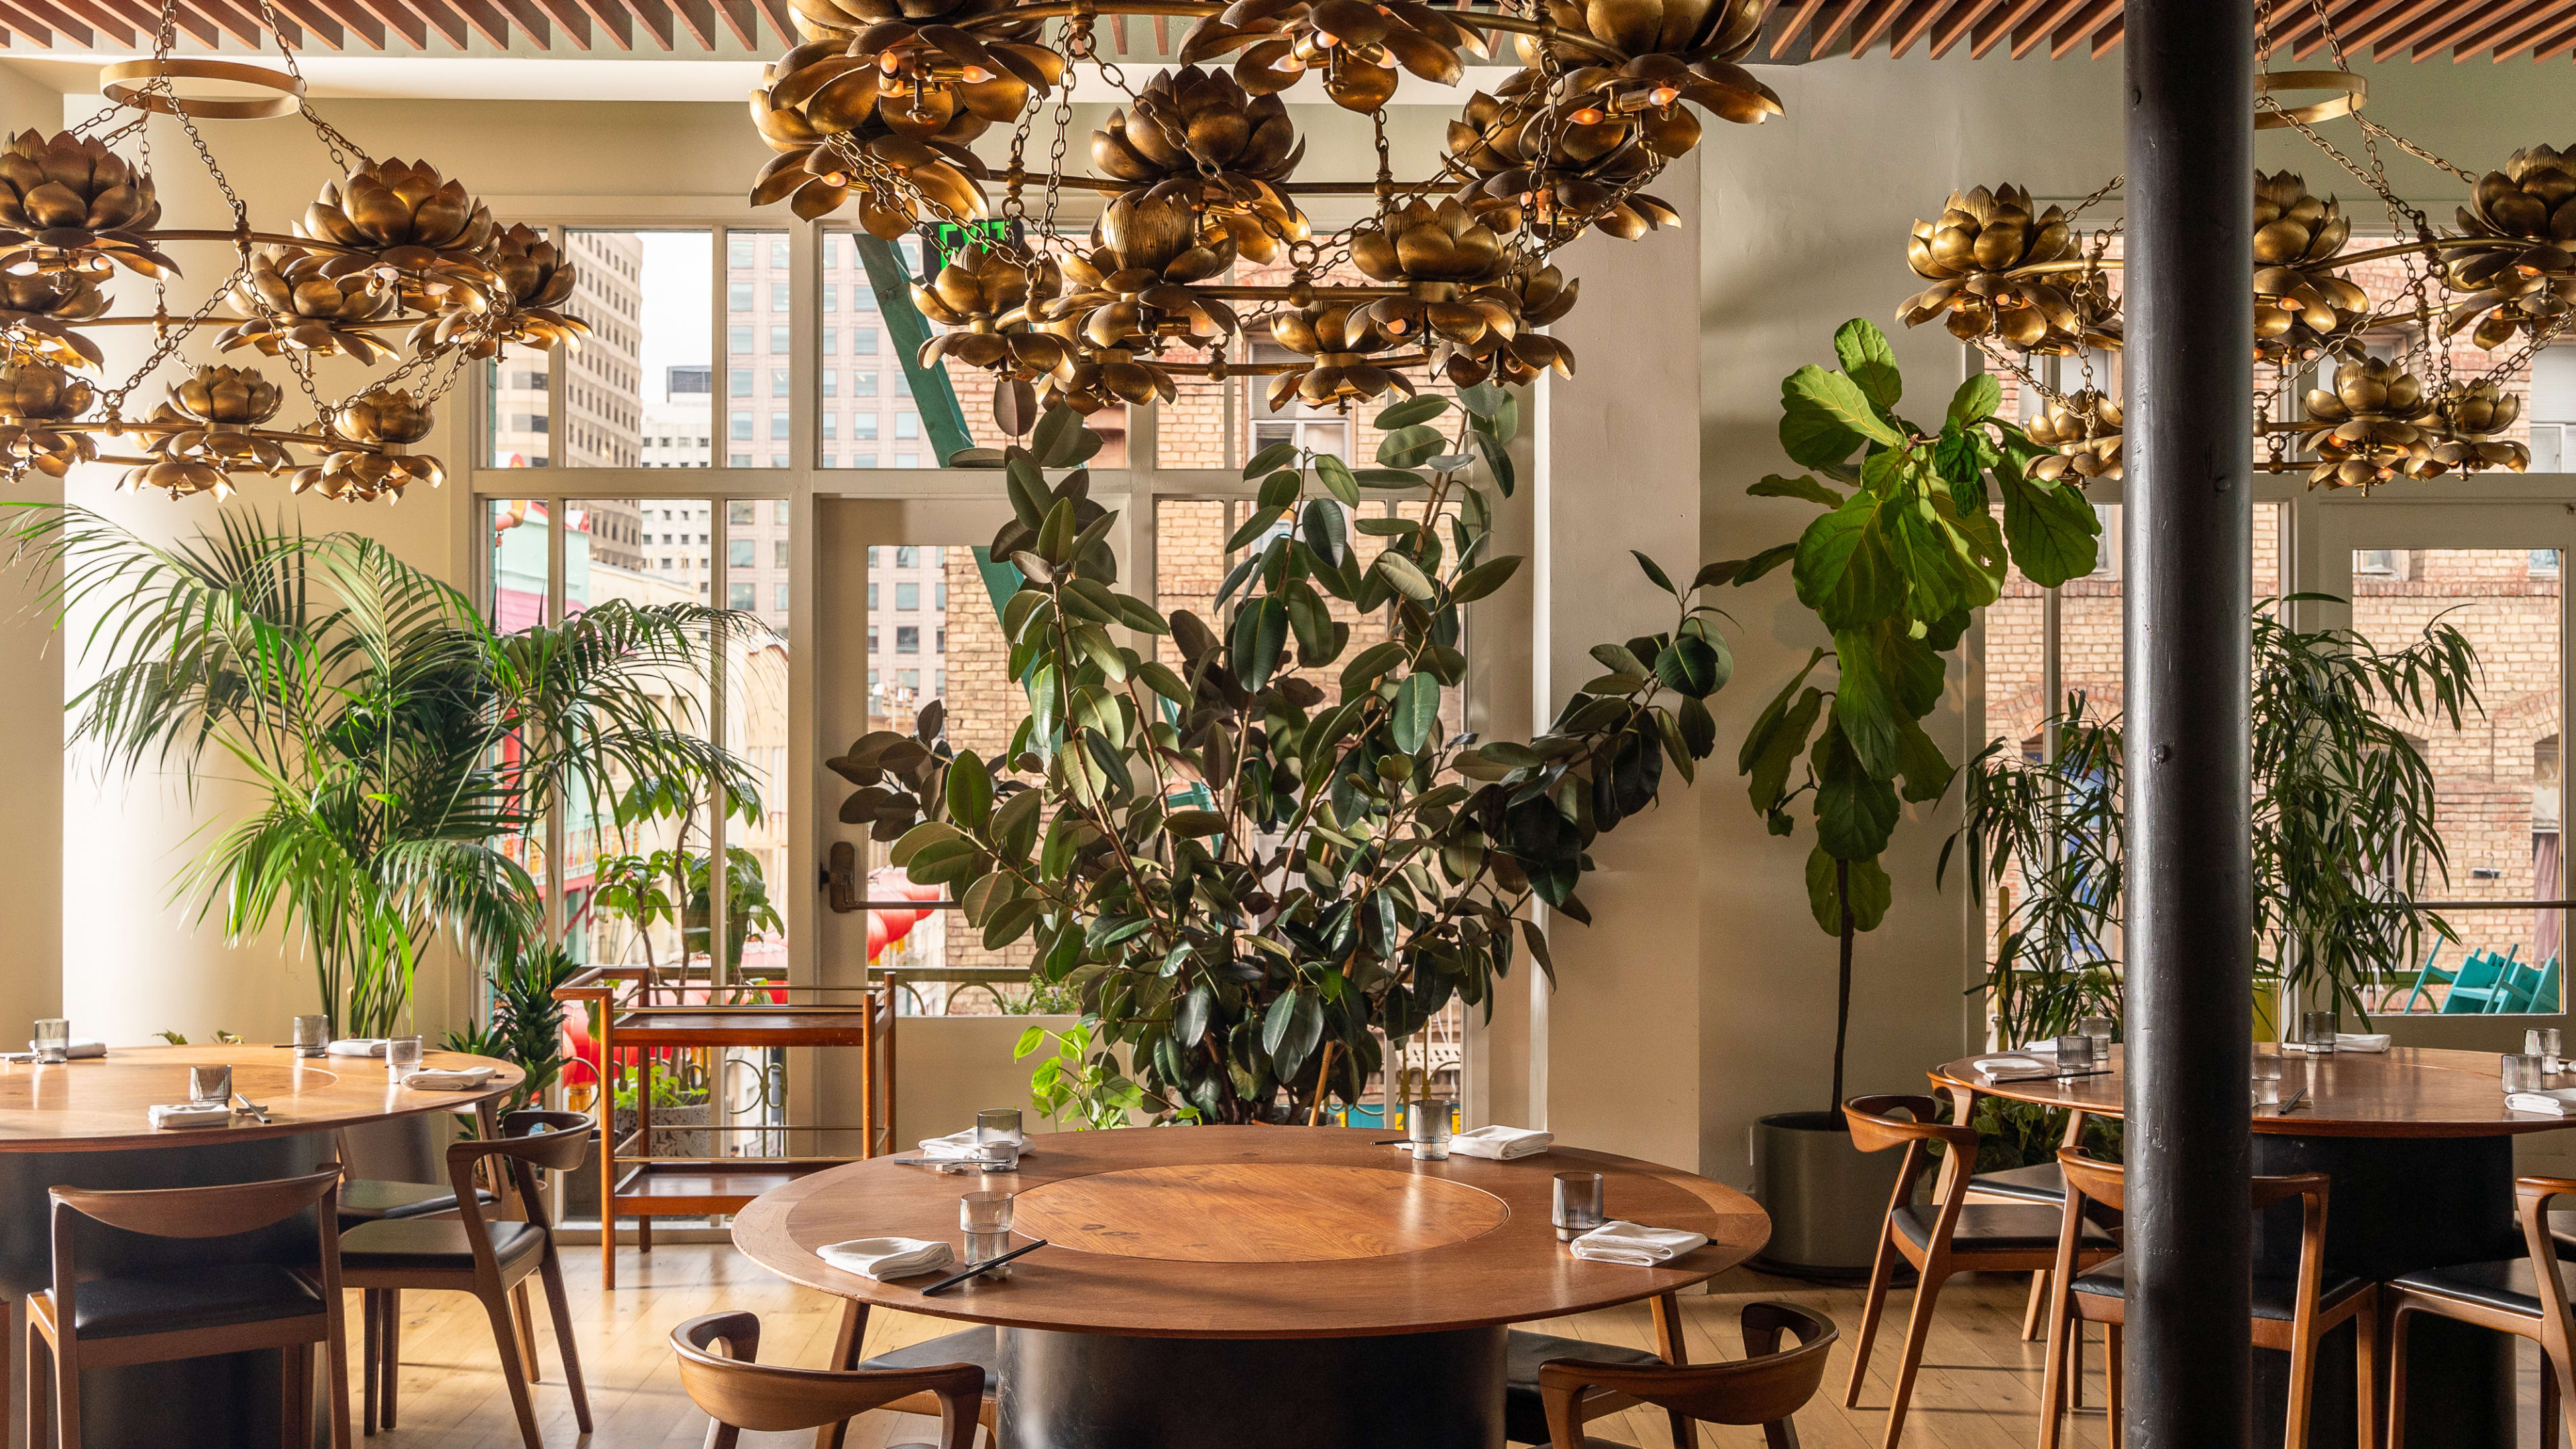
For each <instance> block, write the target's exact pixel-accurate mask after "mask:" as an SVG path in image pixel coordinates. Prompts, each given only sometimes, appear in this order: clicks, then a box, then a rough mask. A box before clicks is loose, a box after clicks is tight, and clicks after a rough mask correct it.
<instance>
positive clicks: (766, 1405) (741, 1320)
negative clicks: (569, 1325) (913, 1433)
mask: <svg viewBox="0 0 2576 1449" xmlns="http://www.w3.org/2000/svg"><path fill="white" fill-rule="evenodd" d="M719 1345H721V1346H722V1351H721V1352H720V1351H718V1346H719ZM671 1348H672V1351H673V1352H675V1353H677V1354H678V1355H679V1359H680V1387H682V1388H684V1389H686V1390H688V1392H689V1397H690V1398H691V1399H692V1400H694V1401H695V1402H696V1403H697V1406H698V1407H699V1408H701V1409H703V1410H705V1411H706V1413H707V1417H708V1418H710V1419H713V1420H714V1421H715V1423H714V1424H713V1425H711V1426H710V1427H709V1429H708V1431H707V1449H734V1445H735V1444H736V1442H737V1441H738V1440H739V1439H740V1437H741V1434H742V1431H743V1430H745V1429H749V1430H751V1431H752V1432H754V1433H758V1434H783V1433H790V1432H793V1431H795V1430H799V1429H814V1428H820V1427H821V1426H823V1425H825V1424H835V1423H839V1422H840V1421H841V1420H843V1419H848V1418H851V1417H854V1416H856V1415H859V1414H864V1413H866V1412H867V1411H868V1410H870V1409H874V1408H880V1407H882V1406H884V1405H886V1404H890V1403H893V1402H894V1401H895V1400H897V1399H901V1398H905V1397H908V1396H910V1395H913V1394H919V1393H928V1394H933V1395H936V1396H937V1397H938V1399H939V1443H940V1449H970V1446H971V1445H972V1444H973V1443H974V1441H975V1416H976V1412H977V1410H978V1408H979V1407H980V1406H981V1400H982V1398H983V1394H984V1371H983V1370H982V1369H981V1368H978V1367H976V1366H975V1365H974V1364H971V1363H955V1364H943V1365H940V1366H938V1367H935V1368H919V1369H800V1368H779V1367H775V1366H772V1365H769V1364H763V1363H756V1362H754V1361H753V1360H754V1359H756V1358H757V1357H758V1356H759V1354H760V1317H759V1315H757V1314H752V1313H709V1314H706V1315H704V1316H702V1317H698V1318H692V1319H690V1320H689V1321H688V1322H686V1323H683V1324H681V1325H680V1326H679V1327H678V1328H675V1329H673V1330H671Z"/></svg>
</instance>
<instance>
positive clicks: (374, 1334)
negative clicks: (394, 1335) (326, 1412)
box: [358, 1288, 384, 1436]
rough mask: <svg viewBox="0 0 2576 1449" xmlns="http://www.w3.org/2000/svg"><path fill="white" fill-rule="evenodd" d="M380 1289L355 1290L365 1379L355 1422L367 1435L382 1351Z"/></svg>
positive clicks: (373, 1427)
mask: <svg viewBox="0 0 2576 1449" xmlns="http://www.w3.org/2000/svg"><path fill="white" fill-rule="evenodd" d="M383 1292H384V1290H383V1289H381V1288H367V1289H362V1290H360V1292H359V1294H358V1360H359V1367H360V1368H361V1369H362V1370H364V1372H363V1373H362V1374H361V1377H362V1378H363V1379H364V1380H365V1382H364V1384H363V1385H362V1386H361V1387H360V1389H359V1392H358V1422H359V1424H360V1425H361V1426H362V1428H363V1429H364V1430H365V1432H366V1433H367V1434H368V1435H370V1436H373V1435H374V1434H375V1432H376V1378H377V1373H378V1369H377V1364H378V1363H379V1362H381V1360H382V1357H383V1353H384V1341H383V1338H382V1337H381V1334H382V1330H383V1327H384V1305H383V1303H382V1302H381V1300H380V1295H382V1294H383Z"/></svg>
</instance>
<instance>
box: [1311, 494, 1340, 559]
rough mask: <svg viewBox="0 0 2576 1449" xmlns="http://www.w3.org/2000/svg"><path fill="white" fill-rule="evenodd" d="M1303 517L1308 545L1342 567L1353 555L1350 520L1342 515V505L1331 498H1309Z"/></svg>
mask: <svg viewBox="0 0 2576 1449" xmlns="http://www.w3.org/2000/svg"><path fill="white" fill-rule="evenodd" d="M1303 518H1304V533H1305V538H1306V546H1307V547H1308V548H1311V549H1313V550H1314V551H1315V552H1317V553H1319V554H1321V555H1323V557H1324V560H1325V562H1327V563H1330V564H1331V565H1333V567H1335V568H1340V567H1341V566H1342V563H1343V561H1344V560H1346V559H1348V558H1349V557H1350V555H1351V539H1350V534H1349V533H1348V532H1347V529H1348V526H1349V522H1348V520H1347V519H1345V518H1344V517H1343V516H1342V510H1341V506H1340V505H1338V504H1336V503H1334V502H1333V500H1331V499H1329V498H1309V499H1307V500H1306V507H1305V508H1304V510H1303Z"/></svg>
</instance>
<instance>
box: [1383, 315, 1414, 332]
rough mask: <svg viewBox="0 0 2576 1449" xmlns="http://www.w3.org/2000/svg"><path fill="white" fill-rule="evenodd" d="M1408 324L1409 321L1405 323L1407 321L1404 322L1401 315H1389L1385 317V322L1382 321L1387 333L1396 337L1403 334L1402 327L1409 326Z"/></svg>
mask: <svg viewBox="0 0 2576 1449" xmlns="http://www.w3.org/2000/svg"><path fill="white" fill-rule="evenodd" d="M1409 325H1410V324H1409V323H1407V322H1406V321H1405V320H1404V319H1403V318H1401V317H1389V318H1387V319H1386V322H1385V323H1384V326H1385V327H1386V330H1387V332H1388V333H1389V334H1391V335H1393V336H1396V337H1401V336H1403V335H1404V329H1405V328H1406V327H1407V326H1409Z"/></svg>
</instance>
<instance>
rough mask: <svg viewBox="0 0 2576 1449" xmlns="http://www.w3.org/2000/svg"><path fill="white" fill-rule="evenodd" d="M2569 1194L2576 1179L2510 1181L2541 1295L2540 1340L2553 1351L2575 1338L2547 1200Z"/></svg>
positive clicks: (2574, 1186)
mask: <svg viewBox="0 0 2576 1449" xmlns="http://www.w3.org/2000/svg"><path fill="white" fill-rule="evenodd" d="M2569 1193H2576V1178H2568V1177H2517V1178H2515V1179H2514V1180H2513V1201H2514V1217H2515V1218H2516V1219H2517V1220H2519V1221H2520V1222H2521V1224H2522V1241H2523V1246H2524V1248H2525V1250H2526V1251H2528V1252H2529V1253H2530V1254H2531V1277H2532V1281H2533V1283H2534V1284H2535V1285H2537V1287H2538V1290H2539V1294H2540V1317H2541V1325H2542V1328H2541V1332H2542V1337H2541V1340H2540V1341H2541V1345H2542V1347H2543V1348H2544V1349H2547V1350H2548V1351H2549V1352H2550V1353H2553V1354H2554V1353H2558V1352H2561V1351H2563V1349H2564V1348H2565V1347H2566V1346H2567V1345H2568V1343H2569V1341H2570V1340H2571V1339H2576V1322H2571V1320H2570V1318H2569V1315H2568V1310H2567V1283H2566V1280H2565V1279H2564V1278H2562V1277H2561V1276H2559V1272H2558V1238H2557V1236H2556V1235H2555V1234H2553V1233H2551V1232H2550V1231H2549V1205H2550V1203H2552V1202H2554V1201H2556V1200H2557V1199H2558V1198H2560V1197H2563V1196H2565V1195H2567V1194H2569ZM2552 1339H2555V1340H2556V1343H2555V1344H2554V1345H2553V1344H2552V1342H2551V1340H2552Z"/></svg>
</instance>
